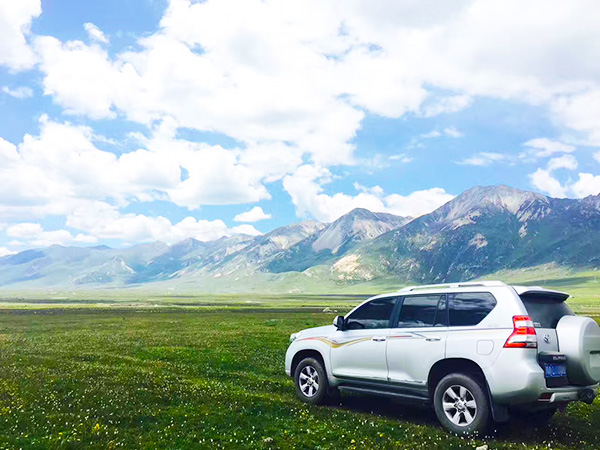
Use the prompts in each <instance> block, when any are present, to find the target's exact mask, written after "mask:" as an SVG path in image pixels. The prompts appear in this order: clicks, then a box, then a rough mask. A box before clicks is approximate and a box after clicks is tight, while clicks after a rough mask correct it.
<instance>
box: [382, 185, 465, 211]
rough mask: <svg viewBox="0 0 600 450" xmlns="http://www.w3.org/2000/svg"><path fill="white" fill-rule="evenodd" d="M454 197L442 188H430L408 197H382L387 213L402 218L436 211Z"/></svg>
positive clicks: (415, 192) (396, 195)
mask: <svg viewBox="0 0 600 450" xmlns="http://www.w3.org/2000/svg"><path fill="white" fill-rule="evenodd" d="M454 197H455V196H454V195H452V194H448V193H447V192H446V191H445V190H444V189H442V188H431V189H424V190H421V191H414V192H411V193H410V194H408V195H399V194H390V195H388V196H386V197H384V201H385V204H386V206H387V208H386V211H387V212H391V213H393V214H397V215H399V216H404V217H419V216H422V215H423V214H428V213H430V212H432V211H434V210H436V209H437V208H439V207H440V206H442V205H444V204H445V203H448V202H449V201H450V200H452V199H453V198H454Z"/></svg>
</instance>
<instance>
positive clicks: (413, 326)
mask: <svg viewBox="0 0 600 450" xmlns="http://www.w3.org/2000/svg"><path fill="white" fill-rule="evenodd" d="M399 309H400V311H399V314H398V318H397V319H395V320H394V322H395V323H393V326H392V330H391V332H390V336H389V339H388V346H387V360H388V366H389V375H388V377H389V381H392V382H394V383H400V384H406V385H409V386H414V387H424V386H426V384H427V376H428V374H429V370H430V369H431V367H432V366H433V364H435V363H436V362H437V361H439V360H441V359H443V358H444V353H445V346H446V335H447V333H448V327H447V317H448V313H447V309H446V295H445V294H423V295H410V296H406V297H404V298H402V300H401V303H400V308H399Z"/></svg>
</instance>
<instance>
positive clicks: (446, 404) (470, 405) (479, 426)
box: [433, 373, 490, 435]
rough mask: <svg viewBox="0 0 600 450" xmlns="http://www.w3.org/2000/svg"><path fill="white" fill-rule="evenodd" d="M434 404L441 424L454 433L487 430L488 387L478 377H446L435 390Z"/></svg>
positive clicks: (451, 375)
mask: <svg viewBox="0 0 600 450" xmlns="http://www.w3.org/2000/svg"><path fill="white" fill-rule="evenodd" d="M433 404H434V408H435V414H436V415H437V418H438V420H439V421H440V423H441V424H442V426H443V427H444V428H446V429H447V430H448V431H450V432H452V433H455V434H459V435H471V434H478V433H483V432H485V430H486V429H487V427H488V423H489V420H490V406H489V401H488V398H487V394H486V392H485V387H484V386H482V383H481V382H480V381H479V380H477V379H476V378H475V377H472V376H470V375H467V374H462V373H456V374H450V375H446V376H445V377H444V378H442V380H441V381H440V382H439V383H438V385H437V386H436V388H435V393H434V396H433Z"/></svg>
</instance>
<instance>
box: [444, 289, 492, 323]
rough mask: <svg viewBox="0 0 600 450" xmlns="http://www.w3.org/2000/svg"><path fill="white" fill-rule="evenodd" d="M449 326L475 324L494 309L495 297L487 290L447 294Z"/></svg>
mask: <svg viewBox="0 0 600 450" xmlns="http://www.w3.org/2000/svg"><path fill="white" fill-rule="evenodd" d="M448 304H449V311H448V313H449V319H450V326H451V327H466V326H473V325H477V324H478V323H479V322H481V321H482V320H483V319H485V317H486V316H487V315H488V314H489V313H490V312H491V311H492V309H494V307H495V306H496V299H495V298H494V296H493V295H492V294H490V293H489V292H465V293H462V294H448Z"/></svg>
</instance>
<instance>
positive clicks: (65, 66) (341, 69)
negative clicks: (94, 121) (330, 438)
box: [36, 0, 600, 176]
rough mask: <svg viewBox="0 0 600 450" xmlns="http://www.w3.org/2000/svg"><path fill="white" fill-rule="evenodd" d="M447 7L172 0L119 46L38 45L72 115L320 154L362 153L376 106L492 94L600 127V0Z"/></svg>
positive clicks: (343, 159) (439, 107)
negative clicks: (367, 118)
mask: <svg viewBox="0 0 600 450" xmlns="http://www.w3.org/2000/svg"><path fill="white" fill-rule="evenodd" d="M432 5H433V3H431V2H429V1H428V2H424V1H423V2H408V3H406V2H398V4H397V5H390V3H389V2H387V1H383V0H375V1H373V2H369V6H368V7H366V6H365V4H364V2H360V1H356V0H352V1H349V2H345V3H344V7H343V8H342V7H340V5H339V3H338V2H334V1H332V0H321V1H317V0H310V1H309V2H308V4H307V3H306V2H304V3H303V4H302V7H301V6H299V5H298V4H296V3H295V2H277V3H267V2H261V1H259V0H218V1H216V0H208V1H205V2H191V1H189V0H172V1H171V2H170V4H169V7H168V8H167V10H166V12H165V14H164V16H163V18H162V20H161V22H160V29H159V30H158V31H156V32H155V33H154V34H151V35H149V36H147V37H144V38H142V39H140V40H139V42H138V44H139V45H138V47H137V48H135V49H129V50H127V51H124V52H122V53H120V54H118V55H117V56H115V57H111V56H109V54H108V52H107V50H105V49H102V48H100V47H99V46H98V45H95V44H92V45H86V44H84V43H82V42H77V41H73V42H66V43H63V42H60V41H58V40H56V39H54V38H51V37H40V38H38V39H37V40H36V49H37V51H38V52H39V54H40V57H41V60H42V64H41V70H42V72H43V74H44V79H43V83H44V87H45V90H46V92H47V93H48V94H49V95H52V96H53V99H54V101H56V102H57V103H58V104H60V105H61V106H63V107H64V108H65V109H66V111H67V112H68V113H72V114H84V115H88V116H90V117H93V118H99V117H114V116H115V114H117V113H118V114H123V115H124V116H125V117H127V118H128V119H130V120H133V121H136V122H140V123H143V124H150V123H152V122H153V121H156V120H162V119H164V118H166V117H170V118H173V119H174V120H175V122H176V124H177V126H180V127H189V128H194V129H199V130H209V131H216V132H220V133H224V134H226V135H228V136H231V137H233V138H235V139H237V140H238V141H240V142H242V143H243V144H244V146H252V145H257V146H261V145H268V146H271V145H279V146H281V145H287V146H288V147H289V149H290V151H292V152H300V154H308V155H310V156H311V158H312V161H313V163H315V164H317V165H320V166H330V165H336V164H348V163H353V162H354V163H355V162H356V161H355V160H354V158H353V152H354V144H353V138H354V136H355V134H356V132H357V131H358V130H359V127H360V123H361V120H362V119H363V117H364V115H365V112H369V113H372V114H378V115H382V116H385V117H391V118H396V117H400V116H402V115H403V114H405V113H407V112H413V113H415V114H417V115H419V114H420V115H425V116H427V117H431V116H434V115H437V114H442V113H447V112H457V111H459V110H461V109H464V108H466V107H468V106H469V105H470V104H471V102H472V101H473V99H474V98H475V97H478V96H485V97H492V98H499V99H512V100H517V101H524V102H529V103H532V104H535V105H546V106H551V107H552V108H551V110H552V113H553V114H554V116H555V117H557V118H559V119H561V120H562V121H563V122H566V123H567V124H568V125H569V126H571V127H572V128H573V129H575V130H580V131H582V132H585V133H588V134H590V136H591V138H594V136H596V134H595V133H597V132H598V129H597V125H596V121H594V120H593V118H594V117H597V116H598V114H596V112H597V111H596V110H595V109H594V108H596V106H594V105H597V104H600V102H598V101H595V100H596V97H597V95H600V94H598V92H600V87H598V82H597V80H598V79H599V77H600V64H598V63H596V61H599V60H600V58H598V54H597V50H596V49H595V47H594V46H587V45H580V44H579V43H580V42H595V41H596V39H597V26H596V24H597V23H598V21H599V20H600V12H599V9H598V8H596V5H595V3H594V1H593V0H579V1H573V2H562V1H559V0H550V1H549V2H548V1H545V0H533V1H530V2H527V3H526V4H524V3H523V2H520V1H518V0H505V1H490V2H486V1H455V2H445V4H444V7H443V8H442V7H440V6H439V5H436V6H435V8H434V7H433V6H432ZM433 9H435V19H424V18H425V17H427V18H429V17H433V16H434V14H433V13H432V10H433ZM315 10H316V11H319V14H314V13H309V12H313V11H315ZM442 10H443V11H444V12H443V13H440V11H442ZM317 16H318V17H317ZM88 28H89V29H90V30H92V29H93V30H95V28H92V27H91V25H88ZM506 30H510V33H509V34H507V32H506ZM92 33H94V32H92ZM99 33H100V32H99V30H98V33H95V34H99ZM100 40H102V39H101V38H100ZM517 43H518V44H517ZM199 49H202V51H198V50H199ZM556 61H561V64H560V65H557V64H556ZM567 68H568V69H567ZM198 74H201V76H198ZM450 135H451V134H448V136H450ZM456 137H458V136H456ZM540 151H541V152H544V151H546V152H547V151H550V150H544V149H540ZM293 169H294V168H292V169H291V170H293ZM288 173H289V172H288ZM280 176H283V174H280Z"/></svg>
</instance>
